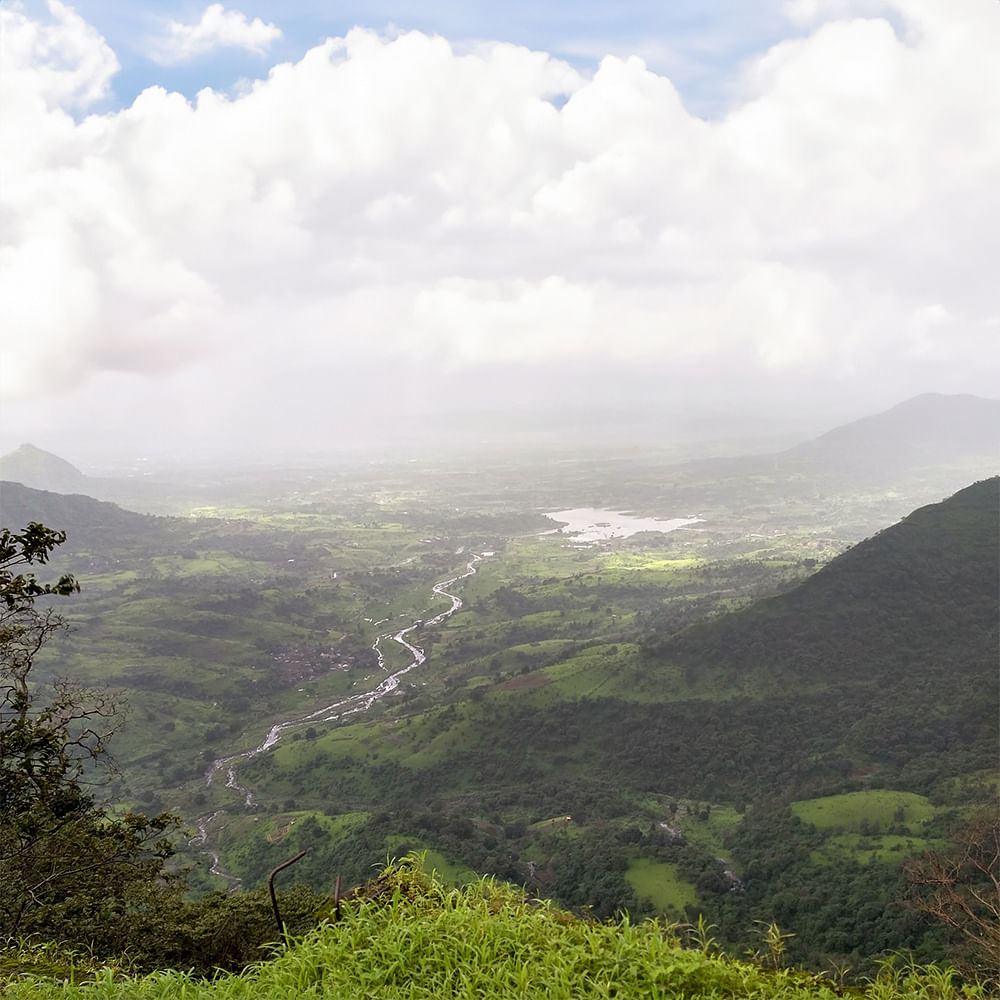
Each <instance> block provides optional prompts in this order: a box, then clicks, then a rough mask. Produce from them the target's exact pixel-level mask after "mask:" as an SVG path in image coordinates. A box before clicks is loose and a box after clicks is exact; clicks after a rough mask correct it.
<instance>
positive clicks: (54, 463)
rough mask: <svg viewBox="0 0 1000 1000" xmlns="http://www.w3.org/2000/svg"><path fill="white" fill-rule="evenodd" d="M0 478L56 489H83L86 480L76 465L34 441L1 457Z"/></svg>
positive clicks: (66, 490)
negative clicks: (36, 445) (38, 445)
mask: <svg viewBox="0 0 1000 1000" xmlns="http://www.w3.org/2000/svg"><path fill="white" fill-rule="evenodd" d="M0 480H9V481H10V482H15V483H22V484H24V485H25V486H31V487H33V488H34V489H37V490H53V491H55V492H57V493H84V492H86V489H87V482H88V480H87V477H86V476H85V475H84V474H83V473H82V472H81V471H80V470H79V469H78V468H77V467H76V466H75V465H71V464H70V463H69V462H67V461H66V460H65V459H63V458H60V457H59V456H58V455H53V454H52V453H51V452H48V451H42V449H41V448H36V447H35V446H34V445H33V444H22V445H21V447H20V448H17V449H16V450H15V451H12V452H10V453H9V454H7V455H4V456H2V457H0Z"/></svg>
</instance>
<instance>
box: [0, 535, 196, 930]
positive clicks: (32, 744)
mask: <svg viewBox="0 0 1000 1000" xmlns="http://www.w3.org/2000/svg"><path fill="white" fill-rule="evenodd" d="M65 539H66V535H65V533H64V532H61V531H53V530H52V529H50V528H46V527H45V526H44V525H41V524H38V523H34V522H32V523H31V524H29V525H28V526H27V527H26V528H25V529H24V530H23V531H22V532H20V533H15V532H12V531H10V530H9V529H6V528H5V529H3V530H2V532H0V937H10V936H13V935H23V934H28V933H36V932H37V933H43V934H44V935H45V936H47V937H49V938H51V939H55V940H59V941H63V942H64V943H67V944H77V945H79V944H83V945H86V946H90V947H98V948H100V945H101V944H102V943H110V942H108V941H107V939H108V937H109V933H110V930H109V929H110V928H111V927H112V926H113V924H114V923H115V922H116V918H117V921H118V922H120V918H121V917H123V916H124V915H125V910H126V908H127V905H128V903H127V900H128V898H129V896H130V894H131V893H132V891H133V890H134V889H135V887H136V886H137V885H143V886H149V885H150V884H151V883H155V882H156V881H157V880H158V879H162V878H163V874H162V868H163V861H164V860H165V858H167V857H168V856H169V855H170V854H171V853H172V845H171V844H170V842H169V840H168V839H167V838H166V837H165V836H164V834H165V832H166V831H167V830H168V829H170V828H172V827H174V826H176V820H175V818H174V817H172V816H169V815H167V814H163V815H160V816H157V817H153V818H149V817H146V816H142V815H137V814H131V813H130V814H127V815H125V816H123V817H112V816H111V815H110V814H109V813H108V811H107V810H106V809H105V808H104V807H103V806H101V805H100V804H98V803H97V801H96V800H95V798H94V795H93V794H92V793H91V792H89V791H88V790H87V788H86V783H87V780H88V779H89V775H90V774H92V773H93V771H94V770H95V769H94V767H93V765H95V764H101V763H102V762H104V761H106V760H107V759H108V758H107V756H106V753H107V743H108V740H109V739H110V737H111V735H112V734H113V732H114V728H115V724H116V722H117V720H118V719H119V717H120V710H121V705H120V702H119V700H118V699H117V698H116V697H115V696H114V695H113V694H109V693H107V692H97V691H93V690H90V689H88V688H86V687H84V686H82V685H80V684H76V683H73V682H71V681H68V680H61V681H56V682H54V683H53V685H52V689H53V695H52V697H51V698H50V699H49V700H47V701H41V700H40V693H41V691H42V687H41V686H40V685H39V684H37V683H36V682H34V680H33V678H32V677H31V676H30V675H31V669H32V666H33V664H34V660H35V656H36V655H37V653H38V652H39V650H41V648H42V647H43V646H44V645H45V643H46V642H47V641H48V640H49V639H50V638H51V637H52V635H53V633H55V632H57V631H58V630H60V629H62V628H64V627H65V626H64V622H63V619H62V618H61V617H60V616H59V615H58V614H57V613H56V612H55V611H54V610H53V609H52V608H51V607H39V605H38V603H37V599H38V598H42V597H50V596H51V597H58V596H67V595H69V594H72V593H74V592H76V591H77V590H79V585H78V584H77V582H76V580H75V579H74V578H73V577H72V576H70V575H63V576H61V577H60V578H59V579H58V580H56V581H55V582H53V583H40V582H39V581H38V580H37V579H36V577H35V575H34V573H33V572H31V571H30V570H29V569H28V567H31V566H33V565H36V564H45V563H46V562H47V561H48V559H49V556H50V555H51V553H52V552H53V551H54V550H55V549H56V548H57V547H58V546H59V545H61V544H62V543H63V542H64V541H65Z"/></svg>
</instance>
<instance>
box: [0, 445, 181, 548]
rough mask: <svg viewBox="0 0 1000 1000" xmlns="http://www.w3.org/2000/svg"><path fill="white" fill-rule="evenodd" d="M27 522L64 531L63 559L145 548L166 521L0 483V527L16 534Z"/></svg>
mask: <svg viewBox="0 0 1000 1000" xmlns="http://www.w3.org/2000/svg"><path fill="white" fill-rule="evenodd" d="M20 450H22V449H18V451H20ZM15 454H16V453H15ZM42 454H45V453H44V452H42ZM51 457H53V458H54V457H55V456H51ZM57 461H61V460H60V459H57ZM67 464H68V463H67ZM70 468H72V466H70ZM31 521H38V522H40V523H41V524H44V525H45V526H46V527H48V528H55V529H56V530H58V531H65V532H66V535H67V541H66V545H65V546H63V547H61V548H60V550H59V557H60V558H63V557H66V556H69V555H70V554H72V553H74V552H80V551H88V550H92V551H96V550H102V549H108V548H110V547H112V546H113V547H115V548H120V547H122V546H126V545H129V544H135V543H137V542H138V541H140V540H142V542H143V544H144V545H148V544H149V543H150V541H151V539H152V538H159V537H162V532H161V528H162V527H163V526H164V524H165V523H166V521H167V519H165V518H158V517H152V516H150V515H148V514H137V513H135V512H133V511H130V510H124V509H123V508H121V507H119V506H118V505H117V504H113V503H108V502H106V501H104V500H95V499H93V497H89V496H83V495H81V494H65V493H55V492H52V491H50V490H39V489H33V488H31V487H30V486H24V485H23V484H22V483H19V482H2V481H0V527H3V528H10V529H11V530H12V531H17V530H19V529H20V528H23V527H24V526H25V525H26V524H28V523H29V522H31Z"/></svg>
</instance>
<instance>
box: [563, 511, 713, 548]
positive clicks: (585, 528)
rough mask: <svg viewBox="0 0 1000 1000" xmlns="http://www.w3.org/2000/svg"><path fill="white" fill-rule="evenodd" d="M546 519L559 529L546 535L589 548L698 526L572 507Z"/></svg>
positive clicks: (686, 521)
mask: <svg viewBox="0 0 1000 1000" xmlns="http://www.w3.org/2000/svg"><path fill="white" fill-rule="evenodd" d="M545 516H546V517H548V518H551V519H552V520H553V521H557V522H560V523H561V524H562V527H560V528H554V529H553V530H552V531H551V532H547V534H556V533H558V534H560V535H566V536H567V537H569V539H570V541H572V542H573V543H574V544H575V545H591V544H593V543H594V542H605V541H608V540H609V539H611V538H628V537H629V535H636V534H638V533H639V532H640V531H662V532H667V531H676V530H677V529H678V528H686V527H687V526H688V525H690V524H701V523H702V521H703V519H702V518H700V517H673V518H659V517H638V516H637V515H635V514H629V513H627V512H620V511H614V510H602V509H600V508H598V507H574V508H573V509H572V510H554V511H547V512H546V514H545Z"/></svg>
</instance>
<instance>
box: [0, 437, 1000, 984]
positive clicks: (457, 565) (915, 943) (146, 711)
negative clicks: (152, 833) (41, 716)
mask: <svg viewBox="0 0 1000 1000" xmlns="http://www.w3.org/2000/svg"><path fill="white" fill-rule="evenodd" d="M989 471H990V467H989V465H988V463H987V462H986V461H983V460H981V459H976V460H971V459H970V460H968V461H965V462H964V463H955V464H952V465H944V466H942V465H934V466H927V467H917V468H913V469H909V470H907V471H906V472H905V473H899V472H897V471H894V472H893V473H892V475H890V476H887V477H885V478H884V479H882V480H881V481H879V480H873V479H872V478H871V477H870V476H869V475H868V474H867V473H866V476H865V477H864V479H863V481H853V480H845V479H844V477H843V475H842V474H841V472H840V471H839V470H838V471H836V472H831V473H829V474H817V473H816V471H815V469H813V470H812V472H811V473H810V476H809V477H808V478H807V477H806V476H805V474H804V473H803V471H802V467H801V466H797V465H794V464H793V465H791V466H790V467H785V468H782V467H781V463H776V462H775V461H768V460H767V459H766V458H760V459H733V460H731V461H729V462H726V461H724V460H721V459H719V460H711V461H709V462H698V461H694V462H688V463H680V464H678V463H676V462H674V461H672V460H668V459H667V458H666V457H658V456H656V455H655V454H651V453H641V454H640V453H633V454H628V455H622V454H620V453H616V454H586V455H566V454H536V455H530V454H528V455H525V454H518V455H516V456H510V455H500V454H496V453H489V454H480V455H461V456H454V455H452V456H423V457H421V458H419V459H417V460H412V459H409V458H407V459H405V460H398V461H394V460H388V459H387V460H385V461H380V462H377V463H374V462H371V463H365V464H360V463H359V464H355V465H354V466H351V467H346V466H344V467H339V468H334V467H331V468H330V469H327V470H321V469H310V470H302V471H299V472H295V471H291V472H290V471H288V470H283V471H281V472H280V473H277V472H275V473H271V474H268V473H261V474H260V475H259V476H257V477H256V478H255V479H254V484H255V485H254V486H253V488H248V486H247V481H246V478H245V476H244V475H243V474H242V473H241V474H239V475H234V476H227V475H226V474H223V473H219V474H218V475H217V476H216V477H215V478H214V479H212V480H211V481H202V482H199V483H198V484H195V485H192V484H191V483H186V482H184V481H181V480H175V481H172V482H164V483H163V484H161V486H160V488H159V496H160V500H159V504H158V505H159V506H160V508H161V509H169V510H170V516H164V515H163V514H162V513H161V514H158V515H157V516H150V515H138V514H135V513H131V512H130V511H128V510H124V509H122V508H121V507H115V506H111V505H108V504H101V503H98V502H97V501H95V500H91V499H89V498H86V497H81V496H77V497H72V496H66V495H60V494H55V493H46V492H42V491H38V490H33V489H31V488H29V487H24V486H19V485H17V484H11V483H5V484H4V486H3V492H2V497H0V502H2V508H3V517H4V523H5V524H7V523H10V524H18V523H26V522H27V521H28V520H40V521H42V522H43V523H46V524H51V525H53V526H56V527H64V528H65V529H66V530H67V532H68V536H69V537H68V539H67V542H66V543H65V545H63V546H61V547H60V550H59V551H58V552H57V553H56V554H55V556H54V557H53V560H52V567H51V568H52V571H53V572H63V571H67V572H72V573H74V574H75V575H76V576H77V577H78V579H79V581H80V583H81V587H82V590H81V593H80V594H79V595H76V596H74V597H73V598H71V599H70V600H68V601H66V602H64V603H63V604H62V607H61V610H63V611H64V612H65V614H66V616H67V618H68V620H69V622H70V626H71V630H70V634H69V635H68V636H65V637H63V638H61V639H60V640H59V641H58V642H53V643H52V644H50V646H48V647H47V648H46V649H45V650H44V651H43V652H42V654H40V655H39V657H38V661H37V672H38V676H39V677H40V678H44V677H56V676H72V677H73V678H74V679H75V680H78V681H79V682H81V683H83V684H86V685H88V686H94V687H100V686H103V685H108V686H110V687H112V688H117V689H123V690H124V691H126V692H127V696H128V701H129V703H130V710H129V714H128V716H127V718H126V720H125V721H124V723H123V725H122V726H121V729H120V731H119V732H118V733H117V735H116V737H115V740H114V743H113V750H114V753H115V756H116V758H117V761H118V763H119V766H120V772H119V774H118V775H117V776H116V777H115V778H114V780H113V782H112V783H111V784H110V785H109V786H107V787H106V789H105V790H104V792H103V793H102V794H106V795H107V796H108V798H109V799H110V800H111V801H113V802H116V803H119V804H120V805H121V807H128V808H133V809H137V810H141V811H142V812H145V813H147V814H150V815H152V814H155V813H157V812H159V811H161V810H169V811H171V812H173V813H176V814H178V815H179V816H181V817H182V818H183V820H184V822H185V826H186V834H185V836H184V838H183V839H181V840H180V841H179V843H180V847H181V849H180V851H179V854H178V856H177V858H176V859H175V865H176V866H177V867H178V868H183V869H185V870H186V878H187V880H188V882H189V884H190V885H191V886H192V887H193V888H194V890H196V891H199V892H205V891H208V890H212V889H220V888H226V887H228V886H230V885H239V886H241V887H243V888H253V887H255V886H259V885H262V884H263V882H264V881H265V880H266V877H267V874H268V872H269V871H270V869H272V868H273V867H274V866H275V865H277V864H279V863H280V862H281V861H283V860H285V859H287V858H288V857H290V856H292V855H293V854H295V853H297V852H299V851H302V850H308V852H309V853H308V854H307V856H306V857H305V858H304V859H303V860H302V861H301V862H300V863H299V864H297V866H296V869H295V875H296V878H297V879H300V880H303V881H305V882H307V883H309V884H311V885H312V886H314V887H315V888H317V889H319V890H322V891H327V892H329V891H331V890H332V886H333V883H334V881H335V879H336V878H337V877H338V876H339V877H341V878H342V879H343V881H344V884H345V885H346V884H353V883H356V882H360V881H363V880H364V879H365V878H366V877H368V874H369V873H370V872H371V870H372V867H373V866H375V865H378V864H379V863H384V862H385V859H386V857H387V856H400V855H402V854H405V853H406V852H407V851H411V850H416V851H425V852H427V864H428V868H430V867H433V868H435V869H436V870H437V871H438V873H439V874H440V875H441V876H442V877H444V878H445V879H446V880H450V881H451V882H453V883H462V882H464V881H466V880H468V879H470V878H472V877H473V875H474V874H476V873H487V874H495V875H496V876H498V877H499V878H502V879H505V880H509V881H511V882H514V883H516V884H518V885H524V886H526V887H527V889H528V891H529V892H531V893H534V894H536V895H540V896H544V897H551V898H553V899H555V900H556V901H558V902H559V903H561V904H562V905H566V906H570V907H575V908H577V909H581V910H583V911H584V912H587V913H590V914H592V915H594V916H595V917H598V918H601V919H605V918H610V917H613V916H614V915H615V914H616V913H619V912H622V911H624V910H628V911H629V912H630V913H632V914H634V915H637V916H639V915H654V914H658V915H660V916H662V917H664V918H666V919H668V920H677V921H682V922H696V921H697V918H698V916H699V914H701V915H702V916H703V917H705V919H708V920H710V921H711V922H712V923H713V924H714V925H715V926H716V927H717V928H718V931H717V933H718V935H719V937H720V939H721V940H722V941H723V942H724V943H725V944H726V945H727V946H728V947H730V948H732V949H734V950H736V951H739V949H741V948H746V947H748V946H749V944H750V943H752V935H753V933H754V927H755V926H757V924H759V922H760V921H762V920H777V921H778V923H779V924H780V926H781V927H782V928H783V929H787V930H788V931H789V932H790V933H792V934H794V935H795V938H793V939H790V945H789V948H790V956H791V957H792V958H793V959H794V960H795V961H797V962H801V963H803V964H808V965H812V966H814V967H818V966H821V965H822V964H823V963H824V962H827V961H837V962H841V963H847V964H852V965H853V967H854V968H855V969H867V968H869V967H870V964H871V962H872V961H873V957H874V956H877V955H878V954H880V953H882V952H885V951H886V950H892V949H898V948H909V949H911V950H912V951H913V952H914V953H915V954H917V955H918V956H920V957H923V958H927V959H934V958H935V957H937V956H939V955H941V954H943V953H944V951H946V949H947V947H948V945H947V942H946V941H945V940H944V939H943V938H942V937H941V936H940V934H936V932H934V931H933V929H928V928H927V927H926V926H925V925H923V924H922V923H921V922H920V921H919V919H918V918H917V916H916V915H915V914H913V913H909V912H908V911H906V910H905V909H904V908H902V907H901V906H900V904H899V903H898V900H899V898H900V897H901V894H902V892H903V889H904V886H903V876H902V867H901V866H902V863H903V862H904V861H905V860H906V859H907V858H909V857H912V856H914V855H916V854H919V853H920V852H921V851H924V850H927V849H931V848H940V847H943V846H944V845H945V844H946V843H947V839H948V836H949V834H950V832H951V831H952V830H953V828H954V827H955V826H956V825H958V824H960V823H961V822H963V820H964V819H965V818H967V817H969V816H971V815H973V813H974V812H975V810H976V809H977V808H979V807H981V806H982V805H984V804H986V803H988V802H990V801H991V799H992V798H993V797H994V796H995V794H996V782H997V780H998V778H1000V775H998V774H997V772H996V768H995V753H994V750H995V732H994V723H995V711H996V704H997V692H996V682H995V671H992V670H991V663H992V662H993V661H992V659H991V657H992V655H993V653H994V652H995V648H996V623H995V615H994V614H993V610H995V604H996V594H995V592H994V591H995V580H996V551H997V547H996V545H995V544H993V543H992V542H991V540H990V539H991V537H992V536H991V534H990V533H991V532H992V534H993V535H995V533H996V524H995V521H996V518H995V508H996V498H995V494H996V482H995V480H994V481H993V482H992V484H991V483H985V484H981V485H980V486H979V487H977V489H975V490H971V491H966V492H964V493H962V494H960V495H959V496H960V497H966V494H968V499H966V500H964V501H962V500H960V499H958V498H956V500H955V501H953V502H952V503H953V506H952V507H949V508H948V511H949V513H948V516H947V517H946V518H944V515H943V514H942V515H940V516H939V515H938V514H937V513H936V511H937V507H928V508H925V510H926V511H928V512H929V513H924V511H919V512H918V514H919V515H920V516H919V517H918V516H917V514H914V515H912V517H909V518H907V521H906V522H904V526H900V527H898V528H892V527H891V526H892V525H893V524H894V523H895V522H897V521H898V520H899V519H900V518H901V517H905V516H907V515H910V514H911V511H913V510H914V509H915V508H918V507H923V506H924V505H925V504H928V503H931V504H936V503H937V502H938V501H940V500H941V499H942V498H943V497H945V496H947V495H949V494H950V493H954V492H955V491H956V490H961V489H962V488H963V487H966V486H968V483H969V482H971V481H973V480H974V479H976V478H982V476H983V475H984V474H988V473H989ZM125 488H126V487H125V486H124V485H122V484H119V485H118V487H117V489H119V490H124V489H125ZM146 489H147V486H146V485H144V486H143V491H145V490H146ZM140 492H142V491H140ZM119 499H120V500H121V502H122V503H123V504H126V505H127V503H128V501H129V500H130V499H131V501H132V503H133V504H134V506H135V507H136V508H139V507H141V506H142V502H141V501H142V497H141V495H139V494H138V493H137V494H136V495H135V496H133V497H131V498H129V497H127V496H120V497H119ZM956 504H957V507H956V506H954V505H956ZM963 504H964V506H963ZM991 504H992V507H991ZM938 506H939V507H940V506H944V505H940V504H939V505H938ZM956 509H957V510H958V511H959V512H958V514H955V513H954V510H956ZM991 511H992V515H991ZM560 512H562V517H561V520H562V521H563V522H567V521H569V520H570V519H569V517H568V516H567V512H582V513H581V517H582V518H583V519H582V520H581V522H580V523H576V522H573V523H570V524H568V526H567V527H566V528H564V529H563V530H562V531H560V530H559V524H558V523H557V522H558V521H560ZM991 516H992V522H991ZM616 518H621V519H622V521H621V523H616V522H615V519H616ZM631 518H635V519H636V520H635V522H634V523H635V524H637V525H640V526H641V527H642V528H643V529H645V530H641V531H637V532H635V533H631V531H630V526H629V524H628V523H627V522H628V521H629V519H631ZM941 518H944V519H943V520H942V519H941ZM554 519H555V520H554ZM907 525H908V526H909V527H906V526H907ZM665 527H669V528H670V530H663V528H665ZM650 529H652V530H650ZM886 529H888V530H886ZM575 532H580V533H579V534H578V533H575ZM600 536H605V537H600ZM866 538H867V539H868V541H864V539H866ZM857 543H863V544H860V545H858V544H857ZM852 546H856V548H852ZM991 574H992V575H991ZM991 581H992V582H991ZM991 608H992V609H993V610H991ZM818 914H819V915H818ZM755 922H756V923H755Z"/></svg>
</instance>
